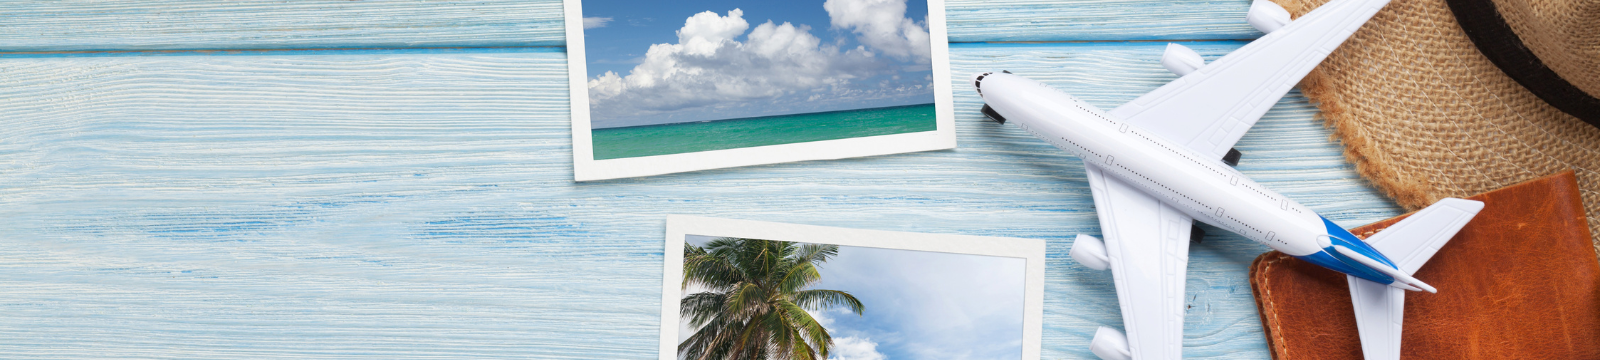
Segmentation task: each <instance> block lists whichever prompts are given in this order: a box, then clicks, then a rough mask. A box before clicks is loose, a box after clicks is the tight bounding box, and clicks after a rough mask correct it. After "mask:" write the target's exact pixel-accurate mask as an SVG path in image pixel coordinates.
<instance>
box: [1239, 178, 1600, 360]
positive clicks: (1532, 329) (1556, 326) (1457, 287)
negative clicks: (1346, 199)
mask: <svg viewBox="0 0 1600 360" xmlns="http://www.w3.org/2000/svg"><path fill="white" fill-rule="evenodd" d="M1578 191H1579V190H1578V183H1577V179H1576V178H1575V177H1574V176H1573V173H1572V172H1571V171H1567V172H1564V173H1560V174H1556V175H1552V176H1549V177H1545V178H1541V179H1538V180H1533V181H1529V182H1525V183H1521V184H1517V185H1512V186H1510V187H1506V188H1503V189H1500V190H1495V191H1492V192H1489V193H1485V194H1481V195H1478V196H1473V197H1470V198H1469V199H1472V200H1478V201H1483V202H1484V208H1483V211H1481V212H1479V213H1478V216H1477V217H1475V218H1473V219H1472V222H1470V223H1468V224H1467V226H1466V227H1465V228H1462V229H1461V231H1460V232H1459V233H1457V234H1456V236H1455V238H1453V239H1451V240H1450V242H1449V243H1447V244H1445V246H1444V248H1443V249H1440V250H1439V252H1438V253H1437V254H1435V255H1434V256H1433V258H1432V259H1431V260H1429V261H1428V263H1427V264H1426V265H1423V266H1422V269H1420V270H1418V271H1417V273H1416V274H1415V276H1416V278H1417V279H1419V280H1422V281H1424V282H1427V283H1428V284H1430V285H1433V286H1434V287H1435V288H1438V289H1439V293H1437V294H1429V293H1425V292H1407V293H1406V299H1405V303H1406V306H1405V322H1404V324H1403V325H1402V333H1403V335H1402V340H1401V345H1400V347H1401V350H1400V354H1401V358H1405V359H1600V262H1597V261H1596V260H1595V250H1594V247H1593V243H1591V242H1590V237H1589V227H1588V225H1587V223H1586V222H1585V220H1584V212H1583V204H1582V202H1581V200H1580V197H1579V192H1578ZM1408 215H1409V214H1408ZM1403 218H1405V215H1402V216H1399V217H1395V218H1393V219H1388V220H1384V221H1379V222H1377V223H1373V224H1371V225H1367V226H1362V227H1359V228H1356V229H1352V230H1351V232H1352V233H1354V234H1356V236H1360V237H1362V238H1365V237H1367V236H1370V235H1372V234H1374V233H1376V232H1378V230H1382V229H1384V228H1385V227H1387V226H1389V225H1393V224H1394V223H1395V222H1398V221H1400V219H1403ZM1250 288H1251V290H1253V291H1254V292H1255V296H1256V310H1257V311H1258V313H1259V314H1260V315H1261V324H1262V328H1263V330H1264V331H1265V333H1266V337H1267V346H1268V347H1270V348H1271V350H1272V357H1273V358H1274V359H1279V360H1303V359H1361V358H1362V357H1361V338H1360V337H1359V335H1357V333H1356V319H1355V315H1354V313H1353V312H1352V311H1353V310H1352V307H1353V306H1352V305H1351V304H1350V288H1349V285H1348V284H1347V283H1346V282H1345V275H1344V274H1340V273H1338V272H1334V271H1333V270H1328V269H1324V268H1322V267H1319V266H1317V265H1314V264H1311V263H1309V262H1305V261H1302V260H1300V259H1296V258H1294V257H1291V256H1288V255H1284V254H1282V253H1279V252H1276V251H1273V252H1269V253H1266V254H1262V255H1261V256H1260V257H1257V258H1256V260H1255V263H1253V264H1251V265H1250Z"/></svg>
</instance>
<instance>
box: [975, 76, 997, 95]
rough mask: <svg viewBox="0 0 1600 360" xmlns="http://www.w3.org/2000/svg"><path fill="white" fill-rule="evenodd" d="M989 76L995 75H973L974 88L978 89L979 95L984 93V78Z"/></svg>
mask: <svg viewBox="0 0 1600 360" xmlns="http://www.w3.org/2000/svg"><path fill="white" fill-rule="evenodd" d="M989 74H993V72H985V73H977V74H972V78H971V80H972V87H973V88H975V89H978V93H979V94H982V93H983V77H984V76H989Z"/></svg>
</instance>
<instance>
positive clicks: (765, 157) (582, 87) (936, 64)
mask: <svg viewBox="0 0 1600 360" xmlns="http://www.w3.org/2000/svg"><path fill="white" fill-rule="evenodd" d="M912 1H924V0H912ZM925 1H927V2H928V20H927V21H928V36H929V40H928V41H930V42H932V44H930V45H931V48H932V50H933V54H932V56H933V59H932V60H933V100H934V101H933V103H934V113H935V114H936V115H935V118H936V120H937V128H935V130H934V131H924V132H915V133H905V134H893V135H879V136H867V137H858V138H849V139H838V140H824V141H811V142H802V143H793V144H781V145H768V146H755V147H747V148H737V149H725V150H711V151H701V152H692V153H682V154H669V155H655V156H641V157H631V158H621V159H608V160H594V141H593V137H592V133H591V132H590V131H591V130H593V129H592V128H591V126H590V122H589V120H590V118H589V85H588V84H589V74H588V71H589V70H588V64H587V63H586V62H585V57H584V40H583V5H582V1H581V0H562V5H563V10H564V11H565V19H566V33H567V46H566V47H567V82H568V90H569V92H570V93H571V106H572V109H571V112H570V113H571V115H572V167H573V171H572V172H573V180H574V181H591V180H606V179H619V178H628V177H639V176H650V175H661V174H670V173H678V172H688V171H698V170H709V169H720V168H730V167H739V166H750V165H762V164H776V163H785V162H795V161H806V160H833V159H843V158H853V157H864V156H875V155H887V154H899V153H908V152H918V151H930V150H944V149H954V148H955V147H956V129H955V127H956V126H955V125H956V123H955V100H954V97H953V95H952V93H951V90H950V89H951V83H950V81H951V80H950V41H949V39H950V38H949V36H948V34H947V33H946V31H945V18H944V0H925Z"/></svg>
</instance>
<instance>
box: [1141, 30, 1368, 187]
mask: <svg viewBox="0 0 1600 360" xmlns="http://www.w3.org/2000/svg"><path fill="white" fill-rule="evenodd" d="M1258 1H1261V0H1258ZM1388 3H1389V0H1344V1H1331V2H1329V3H1327V4H1324V5H1322V7H1319V8H1317V9H1316V10H1312V11H1311V12H1310V13H1308V14H1306V15H1305V16H1301V17H1300V19H1297V20H1295V21H1293V22H1290V23H1289V24H1288V25H1287V26H1284V27H1283V28H1280V29H1278V30H1276V31H1273V32H1271V33H1269V34H1267V35H1266V36H1262V37H1261V38H1260V39H1256V40H1255V41H1252V42H1250V44H1247V45H1245V46H1244V47H1241V48H1239V50H1235V51H1234V52H1233V53H1230V54H1228V55H1226V56H1223V57H1222V58H1221V59H1217V60H1216V61H1214V62H1212V63H1211V64H1207V65H1205V66H1203V67H1200V68H1199V69H1198V70H1195V71H1194V72H1192V73H1189V74H1188V75H1185V76H1183V77H1180V78H1178V79H1177V80H1174V81H1172V82H1170V83H1167V84H1166V85H1163V86H1161V87H1160V88H1157V89H1156V90H1155V91H1151V92H1149V93H1147V94H1144V95H1143V96H1140V97H1139V98H1137V99H1134V100H1133V101H1129V102H1128V103H1126V104H1122V106H1118V107H1117V108H1116V109H1113V110H1111V114H1112V115H1115V116H1117V117H1119V118H1122V119H1124V120H1127V121H1129V122H1132V123H1133V124H1134V125H1137V126H1139V127H1140V128H1143V129H1145V130H1147V131H1151V132H1154V133H1156V134H1158V135H1160V136H1161V137H1163V138H1166V139H1167V140H1169V141H1172V142H1175V143H1179V144H1186V145H1188V146H1189V148H1190V149H1192V150H1194V151H1196V152H1199V153H1201V154H1205V155H1210V156H1215V157H1214V159H1221V158H1222V157H1223V156H1224V155H1225V154H1227V152H1228V150H1229V149H1231V148H1232V147H1233V144H1234V143H1236V142H1238V141H1239V138H1240V137H1242V136H1244V133H1245V131H1248V130H1250V127H1251V126H1254V125H1255V123H1256V120H1258V119H1261V115H1262V114H1265V113H1266V112H1267V109H1270V108H1272V105H1273V104H1276V103H1277V102H1278V99H1280V98H1283V95H1284V94H1285V93H1288V92H1289V89H1290V88H1291V87H1294V84H1295V83H1298V82H1300V79H1301V78H1304V77H1305V76H1306V74H1307V73H1310V72H1311V69H1313V68H1315V67H1316V66H1317V64H1319V63H1321V62H1322V59H1323V58H1326V57H1327V56H1328V53H1331V52H1333V50H1334V49H1336V48H1338V47H1339V44H1341V43H1344V40H1345V39H1346V38H1349V37H1350V34H1351V33H1354V32H1355V31H1356V29H1359V28H1361V25H1362V24H1365V23H1366V21H1367V19H1368V18H1371V17H1372V14H1374V13H1377V12H1378V9H1382V8H1383V6H1384V5H1386V4H1388Z"/></svg>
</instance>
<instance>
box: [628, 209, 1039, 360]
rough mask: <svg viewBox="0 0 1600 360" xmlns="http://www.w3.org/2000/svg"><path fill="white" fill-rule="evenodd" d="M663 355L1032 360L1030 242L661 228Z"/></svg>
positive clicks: (736, 224) (1034, 249)
mask: <svg viewBox="0 0 1600 360" xmlns="http://www.w3.org/2000/svg"><path fill="white" fill-rule="evenodd" d="M666 251H667V253H668V254H669V256H667V263H666V267H665V269H664V270H665V274H666V276H665V278H666V281H665V283H664V284H663V296H662V301H663V306H662V339H661V341H662V342H661V356H660V358H661V359H663V360H665V359H952V358H963V359H1038V357H1039V334H1040V321H1041V319H1040V318H1041V316H1040V313H1041V310H1040V309H1041V306H1042V297H1043V295H1042V291H1043V289H1042V287H1043V270H1044V264H1043V261H1044V243H1043V241H1040V240H1030V239H1008V238H985V237H969V236H955V235H934V234H914V233H898V232H883V231H868V230H851V229H839V228H827V227H816V226H804V225H791V224H776V223H765V222H755V221H740V220H724V219H710V218H697V217H684V216H673V217H669V219H668V239H667V248H666Z"/></svg>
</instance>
